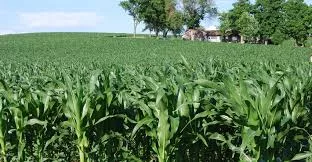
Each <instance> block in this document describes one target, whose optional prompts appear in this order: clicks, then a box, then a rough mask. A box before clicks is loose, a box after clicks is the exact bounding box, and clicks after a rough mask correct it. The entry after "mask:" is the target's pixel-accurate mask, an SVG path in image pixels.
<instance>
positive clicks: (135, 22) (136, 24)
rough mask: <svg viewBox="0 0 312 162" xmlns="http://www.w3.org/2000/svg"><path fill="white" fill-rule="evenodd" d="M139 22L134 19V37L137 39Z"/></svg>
mask: <svg viewBox="0 0 312 162" xmlns="http://www.w3.org/2000/svg"><path fill="white" fill-rule="evenodd" d="M137 26H138V21H137V20H136V18H133V37H134V38H135V37H136V31H137Z"/></svg>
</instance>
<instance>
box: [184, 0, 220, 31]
mask: <svg viewBox="0 0 312 162" xmlns="http://www.w3.org/2000/svg"><path fill="white" fill-rule="evenodd" d="M180 1H181V3H180V4H181V9H182V11H183V13H184V20H185V23H186V26H187V28H188V29H194V28H197V27H199V26H200V21H201V20H204V19H205V18H206V17H211V16H216V14H217V9H216V8H214V7H213V0H180Z"/></svg>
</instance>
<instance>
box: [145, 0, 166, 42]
mask: <svg viewBox="0 0 312 162" xmlns="http://www.w3.org/2000/svg"><path fill="white" fill-rule="evenodd" d="M139 14H140V16H141V17H142V20H143V21H144V23H145V24H146V25H147V26H146V27H147V28H149V29H150V30H152V31H154V32H155V33H156V36H157V37H158V35H159V32H160V31H163V30H165V29H166V27H167V22H166V9H165V0H140V8H139Z"/></svg>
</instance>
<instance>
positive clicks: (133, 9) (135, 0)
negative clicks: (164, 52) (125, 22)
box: [119, 0, 141, 37]
mask: <svg viewBox="0 0 312 162" xmlns="http://www.w3.org/2000/svg"><path fill="white" fill-rule="evenodd" d="M119 5H120V6H121V7H122V8H123V9H124V10H126V11H127V12H128V14H129V15H130V16H132V18H133V36H134V37H136V31H137V26H138V24H139V23H140V21H141V20H140V17H139V7H140V1H139V0H125V1H121V2H120V3H119Z"/></svg>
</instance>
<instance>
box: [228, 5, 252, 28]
mask: <svg viewBox="0 0 312 162" xmlns="http://www.w3.org/2000/svg"><path fill="white" fill-rule="evenodd" d="M251 9H252V5H251V4H250V1H249V0H238V1H237V2H235V3H233V9H231V10H230V11H229V12H228V19H229V20H230V21H231V23H230V24H231V29H232V32H234V33H239V27H238V19H240V17H241V15H242V14H243V13H244V12H247V13H251Z"/></svg>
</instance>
